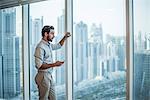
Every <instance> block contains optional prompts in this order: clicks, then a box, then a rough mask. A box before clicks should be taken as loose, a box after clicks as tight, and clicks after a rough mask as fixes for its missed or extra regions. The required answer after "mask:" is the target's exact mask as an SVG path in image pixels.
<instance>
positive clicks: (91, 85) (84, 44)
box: [73, 0, 126, 100]
mask: <svg viewBox="0 0 150 100" xmlns="http://www.w3.org/2000/svg"><path fill="white" fill-rule="evenodd" d="M85 2H86V3H85ZM73 7H74V8H73V9H74V10H73V23H74V24H73V27H74V29H73V32H74V36H73V48H76V49H73V55H74V56H73V67H74V68H73V75H74V77H73V78H74V80H73V81H74V84H73V86H74V100H116V99H119V100H125V99H126V64H125V63H126V62H125V59H126V51H125V49H126V40H125V38H126V31H125V0H111V1H110V0H95V1H94V2H93V1H91V0H74V2H73Z"/></svg>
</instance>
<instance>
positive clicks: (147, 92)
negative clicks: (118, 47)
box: [133, 0, 150, 100]
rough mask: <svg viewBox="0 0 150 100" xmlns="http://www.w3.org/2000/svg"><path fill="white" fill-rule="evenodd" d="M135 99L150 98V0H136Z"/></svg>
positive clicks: (147, 99) (146, 99)
mask: <svg viewBox="0 0 150 100" xmlns="http://www.w3.org/2000/svg"><path fill="white" fill-rule="evenodd" d="M133 4H134V70H133V71H134V74H133V79H134V81H133V98H134V100H149V99H150V28H149V26H150V19H149V17H150V12H149V9H150V1H149V0H134V3H133Z"/></svg>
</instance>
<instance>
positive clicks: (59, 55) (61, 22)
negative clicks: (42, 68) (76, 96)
mask: <svg viewBox="0 0 150 100" xmlns="http://www.w3.org/2000/svg"><path fill="white" fill-rule="evenodd" d="M57 21H58V30H57V31H58V34H57V37H56V38H55V40H56V43H57V42H59V41H60V39H62V36H63V34H64V32H65V15H64V14H62V15H61V16H59V17H58V20H57ZM55 57H56V58H55V59H56V60H62V61H63V60H65V46H63V47H62V48H61V49H59V50H56V52H55ZM55 79H56V84H57V85H62V84H64V83H65V63H64V64H63V65H61V67H59V68H57V69H56V77H55Z"/></svg>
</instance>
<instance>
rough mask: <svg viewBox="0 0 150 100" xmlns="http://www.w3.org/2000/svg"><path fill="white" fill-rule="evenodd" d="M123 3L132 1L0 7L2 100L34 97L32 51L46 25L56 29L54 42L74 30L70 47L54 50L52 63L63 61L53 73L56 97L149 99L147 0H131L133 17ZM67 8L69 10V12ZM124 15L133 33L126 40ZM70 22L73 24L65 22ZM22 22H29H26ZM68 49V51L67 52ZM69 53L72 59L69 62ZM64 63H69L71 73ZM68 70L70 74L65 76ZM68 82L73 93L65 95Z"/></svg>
mask: <svg viewBox="0 0 150 100" xmlns="http://www.w3.org/2000/svg"><path fill="white" fill-rule="evenodd" d="M41 1H42V0H41ZM126 1H130V0H95V1H91V0H45V1H42V2H37V3H31V4H29V5H27V6H26V7H23V6H16V7H11V8H6V9H0V100H1V99H4V100H25V99H26V98H28V99H29V100H37V99H38V90H37V86H36V84H35V81H34V79H35V75H36V73H37V69H36V68H35V63H34V51H35V47H36V45H37V43H39V41H40V40H41V38H42V36H41V29H42V27H43V26H44V25H53V26H54V27H55V33H56V34H55V39H54V40H53V43H57V42H59V40H60V39H61V38H62V37H63V33H64V32H65V29H67V28H71V29H69V30H73V33H71V35H72V38H71V41H72V42H71V43H72V44H71V47H70V44H69V43H68V44H69V47H68V44H67V45H65V46H63V47H62V48H61V49H60V50H57V51H54V52H53V61H56V60H63V61H65V63H64V64H63V65H62V66H61V67H58V68H56V69H54V71H53V77H54V81H55V89H56V95H57V100H67V99H68V97H69V98H70V97H72V98H71V99H69V100H126V99H128V97H127V96H128V95H127V93H129V92H131V91H133V93H131V94H133V95H130V96H131V98H132V99H133V100H149V98H150V85H149V84H150V29H149V26H150V25H149V24H150V19H149V16H150V13H149V9H150V1H149V0H131V1H133V2H132V3H133V5H132V7H133V8H132V7H131V8H129V9H130V10H133V16H128V15H126V9H127V8H128V7H129V6H127V4H126V3H130V2H126ZM70 2H72V3H73V4H71V3H70ZM0 5H1V4H0ZM7 7H8V6H7ZM70 7H72V8H71V10H72V9H73V12H71V16H67V15H69V14H68V12H69V9H70ZM27 9H28V10H27ZM67 11H68V12H67ZM129 12H130V11H129ZM25 13H26V14H25ZM28 14H29V16H28ZM25 15H27V16H28V18H27V19H29V21H28V20H27V19H24V20H23V22H22V18H26V17H27V16H25ZM127 17H132V18H133V23H132V26H133V33H130V32H129V33H130V34H131V35H133V40H132V41H130V43H129V44H128V42H127V41H126V37H128V36H127V32H126V29H127V27H128V26H126V24H127V23H126V18H127ZM66 19H67V20H66ZM68 20H69V21H70V22H71V23H72V26H73V27H70V26H68V25H69V24H68V23H70V22H69V21H68ZM24 21H28V22H29V23H28V22H24ZM130 21H131V20H129V22H130ZM25 23H28V25H26V26H24V24H25ZM66 24H67V25H66ZM128 24H129V23H128ZM28 26H29V30H28ZM24 30H26V31H24ZM23 33H24V34H23ZM24 37H26V38H27V37H29V40H28V39H26V38H24ZM131 37H132V36H131ZM24 39H25V40H27V41H29V46H25V44H26V43H24V41H23V40H24ZM67 42H70V40H68V41H67ZM130 44H133V58H131V59H133V62H132V63H133V65H134V66H133V67H132V65H130V64H129V65H130V67H131V68H129V66H127V65H128V63H129V62H128V61H127V60H128V59H127V57H126V55H128V52H126V50H128V49H129V45H130ZM25 47H26V48H25ZM68 48H72V49H68ZM23 49H25V50H28V51H29V52H28V53H29V54H24V55H28V56H29V57H28V56H27V57H24V56H23V53H24V52H22V51H23ZM67 50H70V51H68V52H69V53H67V52H66V51H67ZM129 51H130V50H129ZM70 52H71V53H72V55H68V54H70ZM126 53H127V54H126ZM129 55H130V53H129ZM68 56H69V57H70V56H71V58H72V60H73V61H72V62H69V61H68V60H67V57H68ZM69 57H68V58H69ZM27 60H29V61H27ZM131 61H132V60H131ZM24 62H29V64H28V63H27V64H26V63H24ZM68 63H69V64H70V65H68ZM25 67H29V73H27V74H29V75H26V74H25V73H26V72H25V71H28V68H27V69H25ZM67 67H72V68H73V70H72V72H71V71H70V70H68V69H69V68H67ZM129 69H133V72H132V74H131V72H130V74H131V75H132V76H130V78H131V77H132V78H133V80H130V81H133V82H131V86H130V87H132V89H131V90H126V87H129V86H128V84H127V83H128V82H127V80H126V79H128V77H126V76H128V75H127V71H129ZM70 72H71V75H72V76H73V77H72V78H71V79H70V77H69V79H68V76H67V75H69V74H70ZM26 76H27V77H26ZM28 76H29V77H28ZM26 78H27V79H26ZM132 78H131V79H132ZM68 80H71V82H72V83H73V84H72V83H71V84H70V83H69V82H70V81H69V82H68ZM27 83H29V84H27ZM28 85H29V86H28ZM69 86H72V87H73V95H72V93H68V90H69V89H70V88H69ZM24 87H25V88H27V89H24ZM71 91H72V90H71ZM69 92H70V91H69ZM26 94H27V95H26ZM70 94H71V96H70ZM25 96H26V97H25ZM29 96H30V97H29Z"/></svg>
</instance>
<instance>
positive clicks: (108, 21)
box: [30, 0, 125, 35]
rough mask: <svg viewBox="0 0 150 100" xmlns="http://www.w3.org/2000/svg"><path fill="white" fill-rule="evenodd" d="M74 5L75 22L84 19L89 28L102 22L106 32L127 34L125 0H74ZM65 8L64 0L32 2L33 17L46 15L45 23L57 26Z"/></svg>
mask: <svg viewBox="0 0 150 100" xmlns="http://www.w3.org/2000/svg"><path fill="white" fill-rule="evenodd" d="M73 7H74V8H73V9H74V10H73V11H74V13H73V21H74V23H79V22H80V21H83V22H85V23H86V24H88V27H89V29H90V26H91V25H92V24H93V23H96V25H99V24H102V27H103V31H104V33H106V34H112V35H113V34H115V35H124V34H125V33H124V32H125V0H74V2H73ZM63 9H64V0H48V1H44V2H40V3H34V4H31V6H30V10H31V13H30V14H31V16H32V17H33V18H36V17H40V16H44V19H45V20H44V24H51V23H52V24H54V26H55V27H57V17H58V16H60V15H62V14H63ZM39 12H40V13H39Z"/></svg>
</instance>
